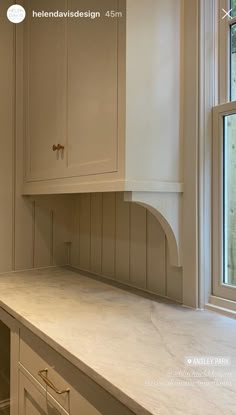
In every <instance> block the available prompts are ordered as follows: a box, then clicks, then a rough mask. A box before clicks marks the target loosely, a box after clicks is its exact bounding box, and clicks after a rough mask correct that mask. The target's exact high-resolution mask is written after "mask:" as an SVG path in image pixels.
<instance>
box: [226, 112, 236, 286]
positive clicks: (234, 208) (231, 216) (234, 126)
mask: <svg viewBox="0 0 236 415" xmlns="http://www.w3.org/2000/svg"><path fill="white" fill-rule="evenodd" d="M223 282H224V283H225V284H229V285H234V286H236V114H232V115H227V116H225V117H224V281H223Z"/></svg>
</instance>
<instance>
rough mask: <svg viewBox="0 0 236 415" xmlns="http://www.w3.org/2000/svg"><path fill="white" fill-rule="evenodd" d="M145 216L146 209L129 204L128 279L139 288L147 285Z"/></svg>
mask: <svg viewBox="0 0 236 415" xmlns="http://www.w3.org/2000/svg"><path fill="white" fill-rule="evenodd" d="M146 216H147V211H146V209H144V208H143V207H141V206H139V205H136V204H131V224H130V226H131V227H130V232H131V235H130V281H131V282H132V284H133V285H135V286H137V287H140V288H146V287H147V262H146V261H147V257H146V246H147V243H146V229H147V227H146Z"/></svg>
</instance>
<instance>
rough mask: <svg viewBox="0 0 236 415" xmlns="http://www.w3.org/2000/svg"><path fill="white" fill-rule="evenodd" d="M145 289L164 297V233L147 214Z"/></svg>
mask: <svg viewBox="0 0 236 415" xmlns="http://www.w3.org/2000/svg"><path fill="white" fill-rule="evenodd" d="M147 289H148V290H149V291H152V292H154V293H158V294H160V295H163V296H165V295H166V240H165V233H164V231H163V229H162V227H161V225H160V224H159V222H158V221H157V220H156V218H155V217H154V216H153V215H152V214H151V213H150V212H148V213H147Z"/></svg>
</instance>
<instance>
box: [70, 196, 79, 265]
mask: <svg viewBox="0 0 236 415" xmlns="http://www.w3.org/2000/svg"><path fill="white" fill-rule="evenodd" d="M79 198H80V195H74V197H73V209H74V212H73V225H72V234H71V242H72V244H71V256H70V261H71V264H73V265H74V266H75V267H79V238H80V231H79Z"/></svg>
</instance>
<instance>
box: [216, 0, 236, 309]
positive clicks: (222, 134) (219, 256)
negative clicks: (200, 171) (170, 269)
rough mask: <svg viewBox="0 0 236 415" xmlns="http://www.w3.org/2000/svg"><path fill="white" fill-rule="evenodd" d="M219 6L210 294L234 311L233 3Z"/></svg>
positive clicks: (235, 16) (235, 148)
mask: <svg viewBox="0 0 236 415" xmlns="http://www.w3.org/2000/svg"><path fill="white" fill-rule="evenodd" d="M219 6H220V7H219V13H218V16H219V101H220V105H218V106H216V107H215V108H214V122H213V124H214V125H213V295H215V296H217V297H221V298H222V299H227V300H231V301H235V305H233V304H231V308H233V309H234V310H236V0H232V1H226V0H219ZM223 9H224V10H225V11H229V10H231V11H230V13H229V15H226V16H224V13H223ZM221 305H222V306H224V305H223V304H221ZM226 307H227V306H226Z"/></svg>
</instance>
